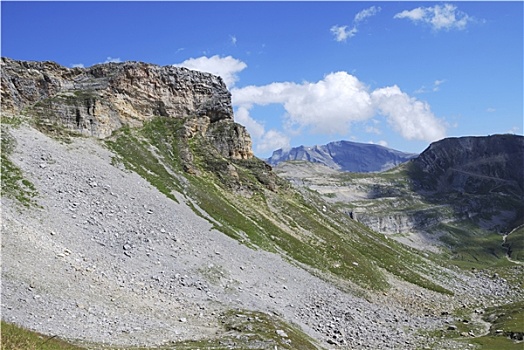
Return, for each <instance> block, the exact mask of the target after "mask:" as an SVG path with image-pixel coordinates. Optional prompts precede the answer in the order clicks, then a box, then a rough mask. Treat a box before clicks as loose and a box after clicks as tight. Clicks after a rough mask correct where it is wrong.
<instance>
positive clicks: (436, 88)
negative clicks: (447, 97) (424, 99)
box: [415, 79, 446, 94]
mask: <svg viewBox="0 0 524 350" xmlns="http://www.w3.org/2000/svg"><path fill="white" fill-rule="evenodd" d="M445 82H446V79H441V80H438V79H437V80H435V81H434V82H433V85H432V86H431V87H430V88H428V87H426V86H425V85H422V86H421V87H420V88H419V89H417V90H415V93H416V94H425V93H428V92H437V91H439V90H440V86H441V85H442V84H444V83H445Z"/></svg>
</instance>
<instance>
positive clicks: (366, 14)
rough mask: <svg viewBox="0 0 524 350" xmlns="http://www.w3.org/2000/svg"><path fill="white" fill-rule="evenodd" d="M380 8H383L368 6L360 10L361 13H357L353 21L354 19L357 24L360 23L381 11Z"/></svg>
mask: <svg viewBox="0 0 524 350" xmlns="http://www.w3.org/2000/svg"><path fill="white" fill-rule="evenodd" d="M380 10H381V8H380V7H376V6H371V7H369V8H367V9H364V10H362V11H360V12H359V13H357V14H356V15H355V18H354V19H353V21H354V23H355V24H358V23H360V22H362V21H363V20H365V19H366V18H368V17H372V16H374V15H376V14H377V13H379V12H380Z"/></svg>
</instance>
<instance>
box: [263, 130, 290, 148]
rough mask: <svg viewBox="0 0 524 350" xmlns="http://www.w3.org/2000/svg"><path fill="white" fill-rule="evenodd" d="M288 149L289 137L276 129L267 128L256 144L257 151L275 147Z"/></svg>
mask: <svg viewBox="0 0 524 350" xmlns="http://www.w3.org/2000/svg"><path fill="white" fill-rule="evenodd" d="M280 148H282V149H285V150H286V149H290V148H291V146H290V139H289V137H287V136H286V135H284V134H283V133H281V132H280V131H277V130H273V129H271V130H269V131H268V132H266V133H264V135H263V136H262V138H261V139H260V141H259V142H258V144H257V148H256V149H257V152H260V153H267V152H271V151H274V150H277V149H280Z"/></svg>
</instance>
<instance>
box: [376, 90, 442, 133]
mask: <svg viewBox="0 0 524 350" xmlns="http://www.w3.org/2000/svg"><path fill="white" fill-rule="evenodd" d="M371 98H372V99H373V104H374V105H375V106H376V108H377V110H378V111H379V113H380V114H382V115H384V116H385V117H386V118H387V120H388V122H389V124H390V125H391V126H392V127H393V129H394V130H396V131H397V132H399V133H400V134H401V135H402V137H404V138H405V139H407V140H426V141H435V140H439V139H442V138H443V137H445V135H446V127H445V125H444V123H443V122H442V121H440V120H438V119H437V118H436V117H435V116H434V115H433V113H432V112H431V109H430V107H429V105H428V104H427V103H425V102H422V101H419V100H417V99H415V98H413V97H410V96H409V95H408V94H406V93H405V92H402V91H401V90H400V88H399V87H398V86H396V85H394V86H389V87H385V88H380V89H377V90H375V91H373V92H372V93H371Z"/></svg>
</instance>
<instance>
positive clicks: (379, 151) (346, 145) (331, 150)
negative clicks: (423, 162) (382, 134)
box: [267, 140, 416, 172]
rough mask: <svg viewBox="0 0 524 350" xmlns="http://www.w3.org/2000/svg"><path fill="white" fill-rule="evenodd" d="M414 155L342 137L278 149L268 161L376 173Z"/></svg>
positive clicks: (272, 163)
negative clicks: (299, 161) (318, 164)
mask: <svg viewBox="0 0 524 350" xmlns="http://www.w3.org/2000/svg"><path fill="white" fill-rule="evenodd" d="M415 156H416V154H412V153H405V152H401V151H397V150H394V149H390V148H387V147H384V146H380V145H376V144H369V143H358V142H352V141H345V140H340V141H334V142H330V143H328V144H326V145H315V146H312V147H308V146H298V147H294V148H292V149H290V150H289V151H284V150H283V149H279V150H276V151H275V152H273V155H272V156H271V157H270V158H268V160H267V161H268V162H269V164H271V165H273V166H275V165H277V164H279V163H281V162H284V161H291V160H305V161H309V162H314V163H321V164H324V165H326V166H328V167H330V168H332V169H336V170H342V171H350V172H377V171H384V170H388V169H390V168H393V167H395V166H397V165H399V164H401V163H403V162H406V161H408V160H410V159H412V158H413V157H415Z"/></svg>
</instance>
